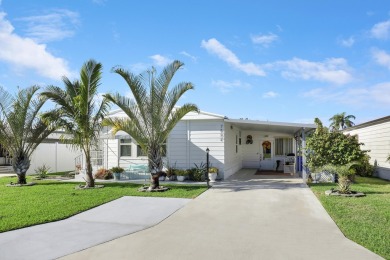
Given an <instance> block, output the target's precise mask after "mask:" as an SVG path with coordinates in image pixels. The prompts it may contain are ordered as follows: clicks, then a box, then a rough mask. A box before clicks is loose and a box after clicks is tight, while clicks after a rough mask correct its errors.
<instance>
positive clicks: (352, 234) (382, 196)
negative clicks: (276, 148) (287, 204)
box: [310, 176, 390, 259]
mask: <svg viewBox="0 0 390 260" xmlns="http://www.w3.org/2000/svg"><path fill="white" fill-rule="evenodd" d="M310 187H311V189H312V191H313V192H314V193H315V195H316V196H317V197H318V199H319V200H320V201H321V203H322V205H323V206H324V208H325V209H326V211H327V212H328V213H329V215H330V216H331V217H332V218H333V220H334V221H335V222H336V224H337V225H338V226H339V228H340V230H341V231H342V232H343V233H344V235H345V236H346V237H348V238H349V239H351V240H353V241H355V242H356V243H358V244H360V245H362V246H364V247H365V248H367V249H369V250H371V251H372V252H375V253H376V254H378V255H380V256H382V257H384V258H385V259H390V182H389V181H385V180H381V179H377V178H365V177H359V176H356V183H354V184H353V185H352V186H351V189H352V190H354V191H360V192H363V193H365V194H366V197H360V198H346V197H338V196H326V195H325V191H326V190H329V189H331V188H335V189H337V187H336V185H335V184H334V183H321V184H310Z"/></svg>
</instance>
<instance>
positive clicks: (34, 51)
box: [0, 12, 71, 80]
mask: <svg viewBox="0 0 390 260" xmlns="http://www.w3.org/2000/svg"><path fill="white" fill-rule="evenodd" d="M5 16H6V13H4V12H0V61H3V62H6V63H7V64H9V65H12V66H14V67H16V68H18V69H32V70H34V71H36V72H37V73H38V74H39V75H41V76H44V77H47V78H51V79H55V80H60V79H61V77H62V76H70V74H71V73H70V71H69V68H68V65H67V62H66V61H65V60H64V59H62V58H59V57H55V56H53V55H52V54H51V53H49V52H48V51H47V50H46V45H44V44H38V43H36V42H35V41H33V40H31V39H29V38H22V37H20V36H19V35H17V34H15V33H14V32H13V31H14V27H13V26H12V24H11V23H10V22H9V21H8V20H7V19H6V18H5Z"/></svg>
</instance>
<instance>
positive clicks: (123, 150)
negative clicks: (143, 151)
mask: <svg viewBox="0 0 390 260" xmlns="http://www.w3.org/2000/svg"><path fill="white" fill-rule="evenodd" d="M119 148H120V156H131V139H120V140H119Z"/></svg>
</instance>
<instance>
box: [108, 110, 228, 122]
mask: <svg viewBox="0 0 390 260" xmlns="http://www.w3.org/2000/svg"><path fill="white" fill-rule="evenodd" d="M108 116H109V117H127V115H126V114H125V113H124V112H123V110H122V109H116V110H112V111H110V112H109V113H108ZM224 118H225V117H224V116H222V115H218V114H213V113H209V112H205V111H200V112H199V113H196V112H189V113H187V114H186V115H185V116H184V117H183V118H182V120H204V119H224Z"/></svg>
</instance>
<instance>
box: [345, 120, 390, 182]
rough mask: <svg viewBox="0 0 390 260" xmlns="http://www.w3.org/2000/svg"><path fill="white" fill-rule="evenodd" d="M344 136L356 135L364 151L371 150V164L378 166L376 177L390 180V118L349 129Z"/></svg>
mask: <svg viewBox="0 0 390 260" xmlns="http://www.w3.org/2000/svg"><path fill="white" fill-rule="evenodd" d="M344 134H350V135H356V136H357V138H358V140H359V142H360V143H364V146H363V147H362V149H364V150H369V152H368V155H369V156H370V157H371V159H370V163H371V164H372V165H374V166H376V173H375V174H376V176H377V177H379V178H382V179H387V180H390V162H388V161H387V157H388V156H389V154H390V116H386V117H382V118H379V119H376V120H372V121H369V122H366V123H363V124H359V125H356V126H353V127H349V128H347V129H346V130H344Z"/></svg>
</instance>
